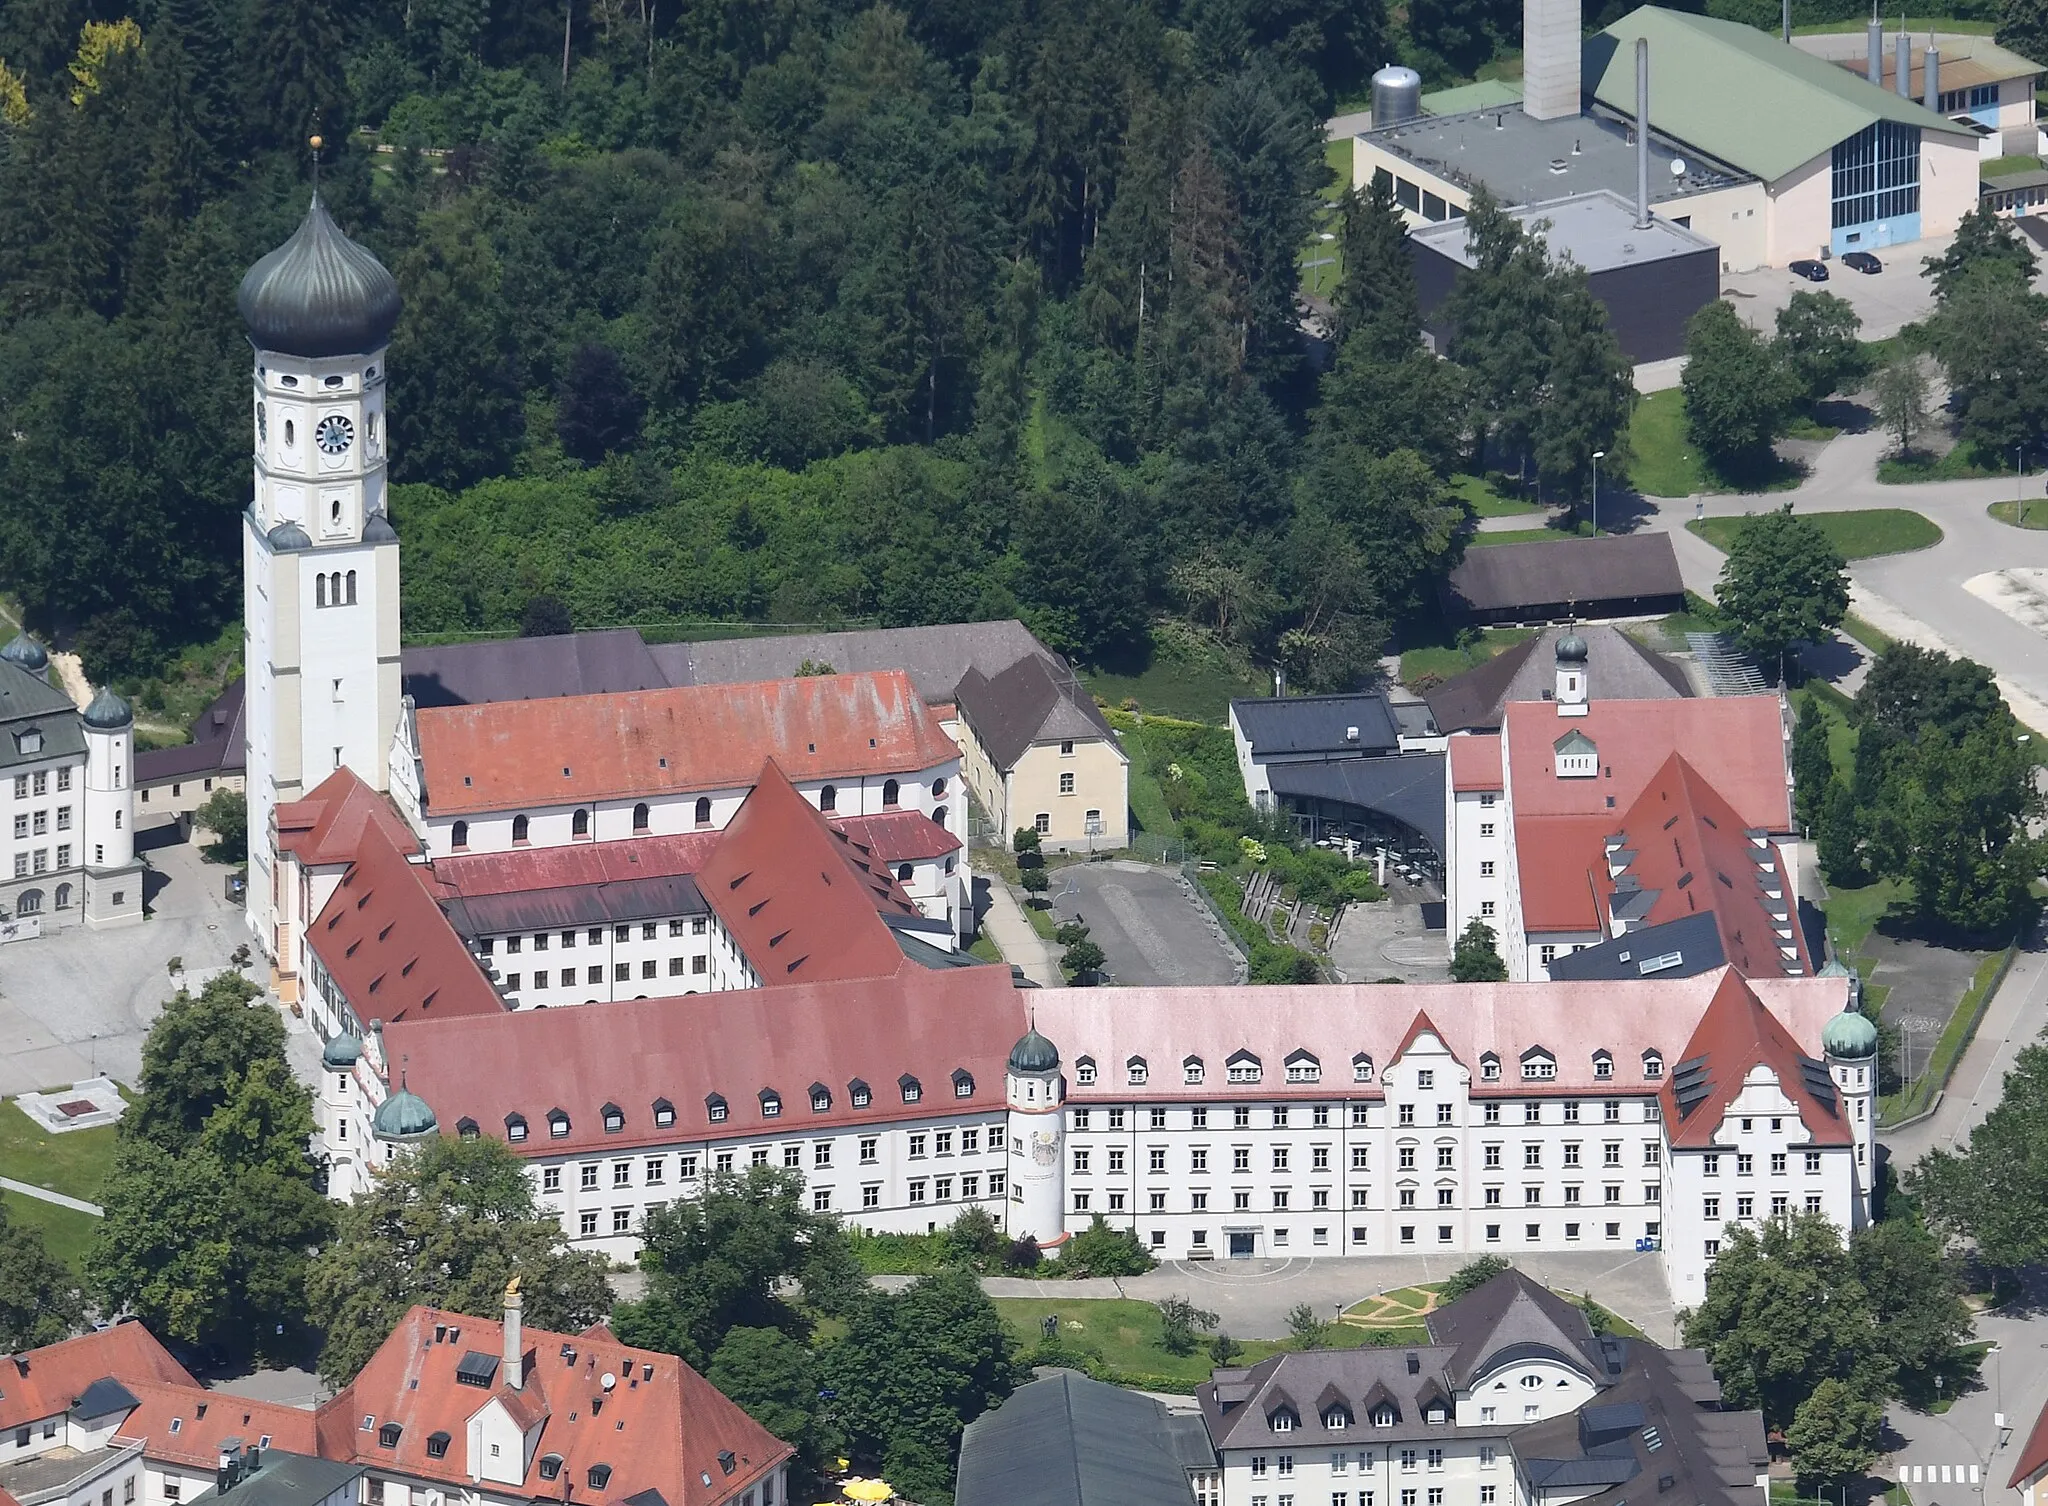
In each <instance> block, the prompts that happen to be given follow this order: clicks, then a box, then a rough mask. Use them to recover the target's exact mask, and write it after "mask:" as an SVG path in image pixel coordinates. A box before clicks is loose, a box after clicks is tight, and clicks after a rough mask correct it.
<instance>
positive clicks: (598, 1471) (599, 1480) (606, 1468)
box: [588, 1464, 612, 1490]
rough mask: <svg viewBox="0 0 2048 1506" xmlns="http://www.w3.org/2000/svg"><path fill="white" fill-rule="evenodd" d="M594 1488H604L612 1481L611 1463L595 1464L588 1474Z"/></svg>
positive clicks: (591, 1486)
mask: <svg viewBox="0 0 2048 1506" xmlns="http://www.w3.org/2000/svg"><path fill="white" fill-rule="evenodd" d="M588 1479H589V1481H590V1488H591V1489H592V1490H603V1489H604V1488H605V1486H607V1485H609V1484H610V1483H611V1479H612V1467H611V1466H610V1465H609V1464H593V1465H591V1466H590V1474H589V1476H588Z"/></svg>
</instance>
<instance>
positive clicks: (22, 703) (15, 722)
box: [0, 659, 85, 769]
mask: <svg viewBox="0 0 2048 1506" xmlns="http://www.w3.org/2000/svg"><path fill="white" fill-rule="evenodd" d="M31 727H33V728H35V729H36V730H38V731H40V732H41V733H42V734H43V746H42V749H41V750H40V751H39V752H35V753H23V752H20V751H19V744H18V743H17V742H16V736H17V734H19V733H22V732H25V731H27V730H28V729H30V728H31ZM84 753H85V725H84V723H83V722H82V721H81V720H80V719H79V715H78V708H77V707H76V706H74V705H72V704H71V697H70V696H68V695H66V694H64V692H63V691H61V690H59V689H58V688H57V687H56V686H54V685H45V684H44V683H43V682H42V681H41V680H39V679H37V678H36V677H35V676H34V675H32V674H30V673H29V672H28V671H27V670H25V669H23V668H22V667H21V666H20V665H19V664H16V663H14V662H13V661H12V660H7V659H0V769H6V768H12V767H15V766H17V765H18V766H21V767H27V766H28V765H30V764H41V763H47V762H49V761H50V760H51V759H59V758H76V757H82V756H84Z"/></svg>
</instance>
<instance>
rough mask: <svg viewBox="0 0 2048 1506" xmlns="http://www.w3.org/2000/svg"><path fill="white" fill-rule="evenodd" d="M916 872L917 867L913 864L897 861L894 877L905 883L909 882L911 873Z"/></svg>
mask: <svg viewBox="0 0 2048 1506" xmlns="http://www.w3.org/2000/svg"><path fill="white" fill-rule="evenodd" d="M916 872H917V868H916V866H915V865H914V864H910V863H898V864H897V865H896V877H897V878H898V879H900V880H901V881H902V882H904V883H906V884H907V883H909V882H910V879H911V875H913V874H914V873H916Z"/></svg>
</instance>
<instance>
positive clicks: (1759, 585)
mask: <svg viewBox="0 0 2048 1506" xmlns="http://www.w3.org/2000/svg"><path fill="white" fill-rule="evenodd" d="M1688 370H1690V368H1688ZM1718 595H1719V597H1720V605H1721V612H1722V615H1723V616H1725V617H1726V618H1727V619H1728V622H1729V624H1730V625H1731V626H1732V627H1733V628H1734V630H1735V641H1736V643H1737V644H1738V645H1740V646H1741V648H1742V650H1743V651H1744V652H1745V653H1749V654H1754V655H1755V656H1756V657H1757V658H1758V659H1760V660H1762V661H1763V662H1764V663H1765V664H1767V665H1768V664H1770V663H1771V662H1772V661H1774V660H1775V661H1777V668H1778V672H1779V677H1780V678H1781V679H1782V678H1783V675H1784V658H1785V654H1786V653H1787V651H1788V650H1790V648H1791V647H1792V645H1793V644H1794V643H1798V642H1800V641H1802V640H1804V641H1807V642H1818V641H1820V640H1821V639H1822V638H1823V637H1825V636H1826V634H1827V633H1828V632H1829V631H1830V630H1831V629H1833V628H1834V627H1835V626H1836V625H1837V624H1838V623H1840V622H1841V620H1842V618H1843V616H1844V614H1846V613H1847V612H1848V610H1849V565H1848V561H1846V560H1844V559H1843V558H1842V552H1841V550H1839V549H1837V548H1836V547H1835V546H1834V544H1833V543H1832V542H1831V541H1830V540H1829V538H1828V536H1827V535H1826V534H1825V533H1823V532H1821V530H1820V529H1819V528H1818V527H1816V526H1815V525H1814V524H1813V523H1812V522H1811V521H1810V520H1808V519H1806V518H1803V517H1798V516H1796V515H1795V514H1794V513H1793V512H1792V509H1791V508H1790V507H1786V508H1784V509H1782V510H1780V511H1776V512H1768V513H1762V514H1759V515H1757V516H1755V517H1751V518H1748V519H1746V520H1745V521H1744V522H1743V525H1742V527H1741V528H1739V529H1738V530H1737V531H1736V534H1735V538H1734V540H1733V541H1732V542H1731V543H1730V544H1729V546H1728V559H1727V561H1726V563H1725V564H1723V565H1722V567H1721V581H1720V586H1719V590H1718Z"/></svg>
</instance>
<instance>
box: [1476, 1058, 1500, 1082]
mask: <svg viewBox="0 0 2048 1506" xmlns="http://www.w3.org/2000/svg"><path fill="white" fill-rule="evenodd" d="M1479 1080H1480V1081H1481V1082H1499V1081H1500V1058H1499V1057H1498V1056H1496V1055H1495V1054H1494V1053H1493V1052H1491V1051H1488V1052H1484V1053H1483V1054H1482V1055H1481V1056H1480V1058H1479Z"/></svg>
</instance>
